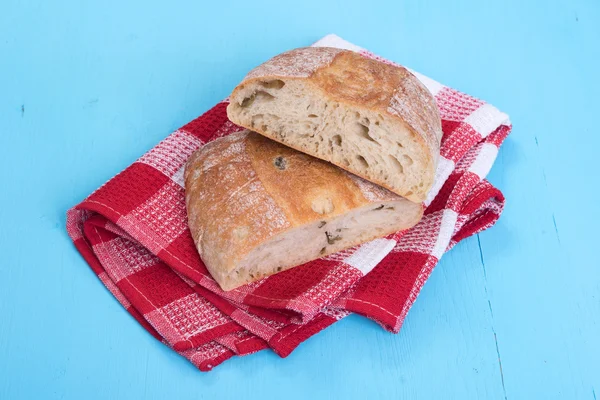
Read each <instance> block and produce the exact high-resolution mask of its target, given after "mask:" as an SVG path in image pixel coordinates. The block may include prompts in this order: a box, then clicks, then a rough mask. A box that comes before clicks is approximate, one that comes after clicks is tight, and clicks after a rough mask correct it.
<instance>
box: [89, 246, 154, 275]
mask: <svg viewBox="0 0 600 400" xmlns="http://www.w3.org/2000/svg"><path fill="white" fill-rule="evenodd" d="M94 247H95V253H96V255H97V256H98V258H99V260H100V262H101V263H102V265H104V266H105V268H106V270H107V271H110V274H111V275H110V277H111V278H112V280H113V281H114V282H118V281H120V280H121V279H125V278H127V277H128V276H130V275H133V274H135V273H136V272H139V271H141V270H143V269H146V268H148V267H151V266H153V265H156V264H158V263H159V262H160V260H159V258H158V257H156V256H155V255H154V254H152V253H151V252H149V251H148V250H147V249H146V248H144V247H143V246H142V245H140V244H139V243H137V242H132V241H130V240H127V239H125V238H123V237H120V236H119V237H116V238H114V239H112V240H110V241H106V242H103V243H100V244H97V245H95V246H94Z"/></svg>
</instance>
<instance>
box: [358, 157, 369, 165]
mask: <svg viewBox="0 0 600 400" xmlns="http://www.w3.org/2000/svg"><path fill="white" fill-rule="evenodd" d="M356 159H357V160H358V162H359V163H360V165H362V166H363V167H364V168H369V163H368V162H367V160H365V158H364V157H363V156H361V155H358V156H356Z"/></svg>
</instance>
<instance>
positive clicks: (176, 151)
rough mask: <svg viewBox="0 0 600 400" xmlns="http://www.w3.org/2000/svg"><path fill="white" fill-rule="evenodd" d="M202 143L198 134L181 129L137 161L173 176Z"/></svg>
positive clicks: (170, 176)
mask: <svg viewBox="0 0 600 400" xmlns="http://www.w3.org/2000/svg"><path fill="white" fill-rule="evenodd" d="M202 144H203V143H202V141H201V140H200V139H198V138H197V137H196V136H193V135H191V134H189V133H187V132H186V131H184V130H181V129H179V130H177V131H175V132H173V133H172V134H171V135H169V136H167V137H166V138H165V139H164V140H163V141H161V142H160V143H159V144H158V145H156V146H155V147H154V148H153V149H152V150H150V151H149V152H147V153H146V154H144V155H143V156H142V157H140V159H139V160H138V161H137V162H140V163H143V164H147V165H149V166H151V167H153V168H154V169H156V170H158V171H160V172H162V173H163V174H165V175H166V176H168V177H169V178H172V177H173V176H174V175H175V174H176V173H177V171H179V170H180V169H181V168H182V167H183V166H184V165H185V162H186V161H187V160H188V158H189V157H190V156H191V155H192V153H193V152H194V151H196V150H197V149H198V148H200V146H202Z"/></svg>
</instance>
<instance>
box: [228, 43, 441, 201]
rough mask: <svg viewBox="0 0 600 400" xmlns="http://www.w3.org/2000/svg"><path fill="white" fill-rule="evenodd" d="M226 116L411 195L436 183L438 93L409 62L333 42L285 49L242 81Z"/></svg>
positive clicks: (421, 195) (416, 197) (413, 197)
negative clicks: (392, 62)
mask: <svg viewBox="0 0 600 400" xmlns="http://www.w3.org/2000/svg"><path fill="white" fill-rule="evenodd" d="M230 101H231V103H230V104H229V106H228V107H227V115H228V116H229V119H230V120H231V121H232V122H234V123H235V124H238V125H241V126H243V127H246V128H248V129H251V130H253V131H256V132H258V133H260V134H262V135H265V136H267V137H269V138H272V139H274V140H276V141H278V142H281V143H284V144H285V145H287V146H290V147H293V148H295V149H297V150H300V151H302V152H304V153H307V154H310V155H312V156H315V157H318V158H321V159H323V160H326V161H329V162H332V163H334V164H335V165H337V166H339V167H341V168H343V169H346V170H348V171H350V172H352V173H354V174H356V175H359V176H361V177H363V178H365V179H367V180H369V181H371V182H375V183H377V184H379V185H382V186H384V187H386V188H388V189H390V190H391V191H393V192H395V193H397V194H399V195H401V196H403V197H406V198H408V199H410V200H412V201H415V202H420V201H423V200H424V199H425V197H426V195H427V192H428V191H429V189H430V188H431V186H432V185H433V179H434V174H435V168H436V164H437V158H438V155H439V147H440V141H441V137H442V130H441V122H440V117H439V113H438V109H437V106H436V104H435V100H434V99H433V96H432V95H431V93H429V91H428V90H427V89H426V88H425V86H423V84H421V82H420V81H419V80H418V79H417V78H416V77H415V76H414V75H413V74H411V73H410V72H409V71H407V70H406V69H405V68H403V67H399V66H393V65H389V64H385V63H382V62H380V61H376V60H372V59H369V58H367V57H365V56H362V55H360V54H358V53H355V52H352V51H348V50H341V49H335V48H328V47H307V48H300V49H296V50H292V51H288V52H286V53H283V54H280V55H278V56H276V57H274V58H272V59H271V60H269V61H267V62H266V63H264V64H262V65H260V66H259V67H257V68H255V69H254V70H252V71H251V72H250V73H249V74H248V75H247V76H246V78H244V80H243V81H242V82H241V83H240V84H239V85H238V86H237V87H236V88H235V90H234V91H233V93H232V94H231V97H230Z"/></svg>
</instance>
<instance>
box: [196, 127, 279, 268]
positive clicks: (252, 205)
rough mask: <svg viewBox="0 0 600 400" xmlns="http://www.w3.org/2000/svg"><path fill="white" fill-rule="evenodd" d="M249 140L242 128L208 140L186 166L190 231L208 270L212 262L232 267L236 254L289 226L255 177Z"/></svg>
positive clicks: (243, 252) (245, 251)
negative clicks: (240, 131) (239, 130)
mask: <svg viewBox="0 0 600 400" xmlns="http://www.w3.org/2000/svg"><path fill="white" fill-rule="evenodd" d="M247 140H248V135H247V131H244V132H243V133H236V134H232V135H229V136H226V137H224V138H222V139H219V140H215V141H213V142H211V143H208V144H207V145H206V146H204V147H203V148H202V149H200V150H198V151H197V152H196V153H194V154H193V155H192V157H191V158H190V160H189V162H188V163H187V165H186V168H185V174H184V179H185V188H186V207H187V212H188V222H189V226H190V231H191V233H192V237H193V238H194V241H195V242H196V245H197V248H198V252H199V253H200V256H201V257H202V259H203V260H204V262H205V264H206V266H207V267H208V268H209V270H210V268H211V266H213V265H214V266H216V265H219V266H225V265H231V267H232V268H233V266H234V265H235V262H236V261H237V260H238V259H239V258H238V257H236V255H243V254H245V253H247V252H248V251H249V250H250V249H251V248H253V247H254V246H256V245H257V244H258V243H260V241H261V240H262V239H263V238H264V237H269V236H271V235H275V234H277V233H279V232H281V231H283V230H285V229H287V228H288V227H289V226H290V222H289V221H288V219H287V218H286V216H285V213H284V211H283V210H282V209H281V208H280V207H279V206H278V205H277V204H276V203H275V201H274V200H273V199H272V198H271V197H270V196H269V194H268V193H267V191H266V190H265V189H264V186H263V185H262V182H261V181H260V179H259V178H258V177H257V176H256V173H255V171H254V169H253V167H252V161H251V160H250V158H249V156H248V153H247V151H246V144H247ZM232 256H233V259H232V258H231V257H232ZM211 273H212V271H211Z"/></svg>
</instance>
